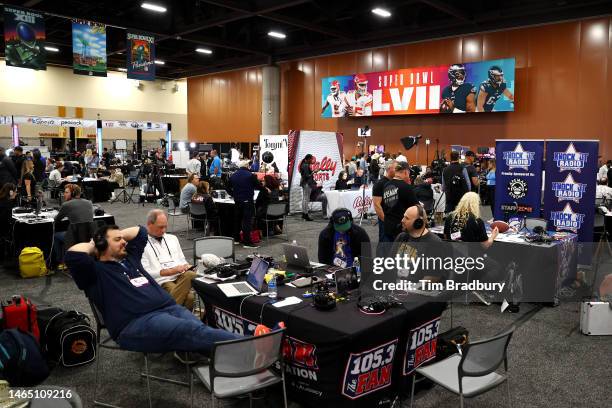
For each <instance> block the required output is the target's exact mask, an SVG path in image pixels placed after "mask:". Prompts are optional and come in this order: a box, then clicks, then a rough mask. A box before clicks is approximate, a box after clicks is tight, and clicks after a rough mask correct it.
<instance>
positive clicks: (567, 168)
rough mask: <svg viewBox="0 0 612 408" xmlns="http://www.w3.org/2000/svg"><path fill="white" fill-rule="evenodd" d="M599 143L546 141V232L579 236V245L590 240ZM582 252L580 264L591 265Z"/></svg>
mask: <svg viewBox="0 0 612 408" xmlns="http://www.w3.org/2000/svg"><path fill="white" fill-rule="evenodd" d="M598 152H599V141H598V140H588V141H572V140H547V141H546V185H545V187H546V188H545V194H544V217H545V218H546V220H547V221H548V230H552V231H566V232H572V233H575V234H578V241H579V242H592V241H593V219H594V217H595V190H596V188H597V187H596V183H597V180H596V178H597V154H598ZM590 259H591V256H590V253H589V252H588V251H581V253H580V254H579V259H578V262H579V263H583V264H588V263H590Z"/></svg>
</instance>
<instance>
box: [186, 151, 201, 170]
mask: <svg viewBox="0 0 612 408" xmlns="http://www.w3.org/2000/svg"><path fill="white" fill-rule="evenodd" d="M201 168H202V162H201V161H200V159H199V158H198V153H197V152H194V153H193V157H192V158H191V160H189V161H188V162H187V166H186V167H185V171H186V172H187V174H197V175H198V176H199V175H200V169H201Z"/></svg>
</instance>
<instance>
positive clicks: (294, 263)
mask: <svg viewBox="0 0 612 408" xmlns="http://www.w3.org/2000/svg"><path fill="white" fill-rule="evenodd" d="M282 245H283V251H284V252H285V259H286V260H287V267H286V268H285V269H286V270H287V272H293V273H305V272H307V269H309V268H319V267H321V266H324V265H325V264H322V263H318V262H310V259H309V258H308V250H307V249H306V247H303V246H299V245H293V244H282Z"/></svg>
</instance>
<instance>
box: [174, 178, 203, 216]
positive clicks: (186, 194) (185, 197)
mask: <svg viewBox="0 0 612 408" xmlns="http://www.w3.org/2000/svg"><path fill="white" fill-rule="evenodd" d="M199 182H200V175H199V174H195V173H192V174H190V175H189V177H187V184H185V187H183V189H182V190H181V199H180V201H179V208H180V209H181V212H182V213H183V214H187V213H188V212H189V203H190V202H191V199H192V198H193V195H194V194H195V193H196V191H197V190H198V189H197V187H198V183H199Z"/></svg>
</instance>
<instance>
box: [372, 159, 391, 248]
mask: <svg viewBox="0 0 612 408" xmlns="http://www.w3.org/2000/svg"><path fill="white" fill-rule="evenodd" d="M395 164H396V162H395V160H393V161H392V162H391V163H390V164H389V165H388V167H387V171H386V172H385V174H384V175H383V176H382V177H381V178H380V180H378V181H377V182H376V183H374V186H372V202H373V203H374V211H376V215H378V242H381V241H382V239H383V235H385V222H384V221H385V212H384V211H383V207H382V199H383V192H384V189H385V184H387V182H388V181H389V180H391V179H392V178H393V177H395Z"/></svg>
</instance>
